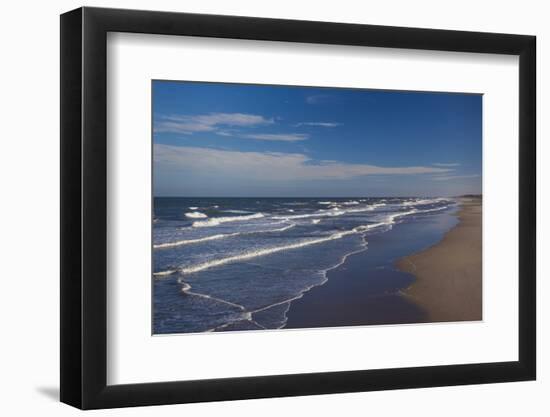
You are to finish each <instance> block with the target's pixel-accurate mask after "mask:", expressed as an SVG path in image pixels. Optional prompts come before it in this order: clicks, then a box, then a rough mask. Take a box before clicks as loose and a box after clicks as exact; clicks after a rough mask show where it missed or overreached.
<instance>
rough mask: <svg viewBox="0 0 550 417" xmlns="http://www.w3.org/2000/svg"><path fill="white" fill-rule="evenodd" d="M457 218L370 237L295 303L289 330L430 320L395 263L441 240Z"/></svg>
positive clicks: (426, 219) (418, 223)
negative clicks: (409, 294) (363, 247)
mask: <svg viewBox="0 0 550 417" xmlns="http://www.w3.org/2000/svg"><path fill="white" fill-rule="evenodd" d="M456 222H457V219H456V216H455V215H453V214H450V213H443V214H441V215H438V216H435V217H432V216H430V217H423V218H421V219H417V220H415V221H412V222H405V223H402V224H399V225H398V226H397V227H396V228H394V229H392V230H390V231H388V232H384V233H379V234H373V235H369V236H368V237H367V238H366V239H367V242H368V249H366V250H364V251H361V252H359V253H355V254H351V255H349V256H348V257H347V259H346V261H345V262H343V263H342V264H341V265H339V266H338V267H337V268H334V269H331V270H330V271H328V273H327V281H326V283H324V284H323V285H321V286H317V287H314V288H312V289H310V290H309V291H308V292H307V293H305V294H304V295H303V297H302V298H300V299H297V300H295V301H293V302H292V303H291V305H290V308H289V310H288V313H287V322H286V324H285V326H284V328H285V329H296V328H302V329H303V328H318V327H347V326H365V325H387V324H412V323H426V322H429V321H430V320H429V318H428V315H427V312H426V311H425V309H424V308H423V306H421V305H419V304H417V303H415V302H414V301H413V300H412V299H411V298H409V297H405V296H403V289H404V288H408V287H410V286H411V285H412V284H413V283H414V281H415V277H414V276H413V275H412V274H410V273H408V272H404V271H401V270H399V269H398V268H397V267H396V265H395V264H396V261H398V260H399V259H402V258H403V257H406V256H408V255H410V254H413V253H417V252H419V251H422V250H424V249H426V248H430V247H432V246H433V245H436V244H437V243H438V242H440V241H441V240H442V238H443V236H444V235H445V233H447V232H448V231H449V230H451V229H452V228H453V227H454V226H455V224H456Z"/></svg>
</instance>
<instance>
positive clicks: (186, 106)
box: [151, 80, 483, 335]
mask: <svg viewBox="0 0 550 417" xmlns="http://www.w3.org/2000/svg"><path fill="white" fill-rule="evenodd" d="M482 100H483V96H482V95H480V94H469V93H454V92H453V93H449V92H423V91H396V90H374V89H360V88H335V87H314V86H283V85H258V84H236V83H213V82H197V81H166V80H153V81H152V103H151V105H152V154H153V190H152V196H153V203H152V206H153V207H152V219H151V227H152V242H151V246H152V300H151V302H152V312H153V314H152V334H154V335H170V334H197V333H210V332H228V331H231V332H235V331H270V330H285V329H313V328H327V327H346V326H371V325H405V324H415V323H418V324H420V323H422V324H425V323H441V322H469V321H480V320H483V314H482V302H483V297H482V294H483V291H482V206H483V196H482Z"/></svg>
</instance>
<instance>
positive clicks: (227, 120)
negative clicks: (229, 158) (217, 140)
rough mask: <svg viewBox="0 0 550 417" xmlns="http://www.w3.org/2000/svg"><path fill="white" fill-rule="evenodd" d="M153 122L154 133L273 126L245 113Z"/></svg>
mask: <svg viewBox="0 0 550 417" xmlns="http://www.w3.org/2000/svg"><path fill="white" fill-rule="evenodd" d="M159 119H160V120H158V121H156V122H155V125H154V131H155V132H159V133H161V132H170V133H182V134H186V135H191V134H193V133H195V132H212V131H218V130H219V129H220V128H222V127H253V126H262V125H269V124H273V123H274V121H273V119H268V118H265V117H264V116H260V115H256V114H246V113H209V114H199V115H193V116H190V115H167V116H161V117H160V118H159Z"/></svg>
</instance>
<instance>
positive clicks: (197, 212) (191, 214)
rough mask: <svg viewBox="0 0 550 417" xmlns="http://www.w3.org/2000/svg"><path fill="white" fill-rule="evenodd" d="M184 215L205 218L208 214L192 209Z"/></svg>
mask: <svg viewBox="0 0 550 417" xmlns="http://www.w3.org/2000/svg"><path fill="white" fill-rule="evenodd" d="M185 217H189V218H190V219H206V218H207V217H208V216H207V215H206V214H204V213H201V212H200V211H192V212H190V213H185Z"/></svg>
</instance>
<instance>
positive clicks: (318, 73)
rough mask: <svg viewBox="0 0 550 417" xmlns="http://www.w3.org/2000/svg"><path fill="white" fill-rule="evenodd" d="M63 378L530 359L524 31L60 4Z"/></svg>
mask: <svg viewBox="0 0 550 417" xmlns="http://www.w3.org/2000/svg"><path fill="white" fill-rule="evenodd" d="M61 101H62V106H61V113H62V120H61V163H62V166H61V191H62V201H61V203H62V204H61V207H62V212H61V220H62V222H61V223H62V226H61V227H62V228H61V238H62V247H61V266H62V270H61V400H62V401H63V402H65V403H67V404H70V405H73V406H76V407H79V408H83V409H90V408H110V407H123V406H138V405H154V404H172V403H186V402H199V401H216V400H232V399H245V398H262V397H275V396H295V395H311V394H323V393H339V392H352V391H369V390H385V389H398V388H417V387H432V386H443V385H459V384H479V383H492V382H505V381H522V380H532V379H535V375H536V351H535V345H536V343H535V340H536V339H535V338H536V335H535V328H536V317H535V299H536V297H535V236H536V224H535V214H536V213H535V200H536V195H535V161H536V158H535V102H536V100H535V38H534V37H532V36H526V35H508V34H490V33H474V32H458V31H445V30H430V29H413V28H397V27H383V26H371V25H355V24H339V23H326V22H307V21H291V20H276V19H263V18H262V19H260V18H250V17H234V16H211V15H196V14H184V13H167V12H149V11H134V10H115V9H98V8H81V9H78V10H74V11H71V12H68V13H66V14H64V15H62V16H61Z"/></svg>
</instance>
